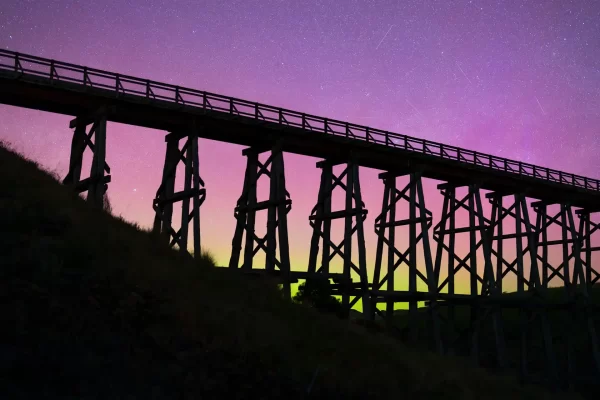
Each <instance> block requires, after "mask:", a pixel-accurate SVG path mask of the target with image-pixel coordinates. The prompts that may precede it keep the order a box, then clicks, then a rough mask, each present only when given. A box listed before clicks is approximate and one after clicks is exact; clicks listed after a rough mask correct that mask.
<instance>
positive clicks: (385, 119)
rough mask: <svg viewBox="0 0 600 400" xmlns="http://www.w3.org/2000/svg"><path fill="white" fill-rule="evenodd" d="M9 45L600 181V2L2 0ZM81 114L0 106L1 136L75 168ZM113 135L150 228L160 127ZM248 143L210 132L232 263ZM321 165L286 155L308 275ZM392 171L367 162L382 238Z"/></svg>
mask: <svg viewBox="0 0 600 400" xmlns="http://www.w3.org/2000/svg"><path fill="white" fill-rule="evenodd" d="M0 45H1V46H2V48H5V49H10V50H14V51H20V52H24V53H29V54H34V55H38V56H42V57H47V58H54V59H57V60H61V61H66V62H71V63H75V64H80V65H87V66H90V67H95V68H100V69H105V70H109V71H115V72H120V73H124V74H130V75H134V76H138V77H142V78H149V79H153V80H157V81H164V82H169V83H173V84H178V85H181V86H187V87H192V88H197V89H201V90H207V91H211V92H215V93H219V94H224V95H230V96H235V97H240V98H244V99H248V100H252V101H258V102H262V103H266V104H272V105H275V106H280V107H285V108H290V109H294V110H298V111H302V112H306V113H312V114H317V115H321V116H327V117H330V118H337V119H342V120H347V121H350V122H355V123H360V124H364V125H369V126H372V127H376V128H381V129H388V130H392V131H395V132H399V133H403V134H407V135H411V136H416V137H420V138H426V139H430V140H435V141H440V142H443V143H447V144H452V145H456V146H461V147H466V148H469V149H472V150H476V151H480V152H486V153H491V154H494V155H498V156H502V157H508V158H512V159H516V160H521V161H526V162H529V163H534V164H537V165H541V166H547V167H551V168H556V169H560V170H564V171H567V172H572V173H577V174H581V175H585V176H589V177H594V178H600V158H599V157H598V154H600V133H599V129H600V2H598V1H594V0H581V1H564V0H551V1H524V0H523V1H517V0H508V1H477V0H471V1H469V0H463V1H451V0H443V1H427V0H422V1H391V0H390V1H379V0H374V1H358V0H348V1H301V2H291V1H276V0H252V1H250V0H248V1H212V0H207V1H177V0H171V1H168V2H163V1H156V0H151V1H141V0H137V1H136V0H127V1H113V0H107V1H95V2H90V1H74V0H72V1H66V0H60V1H51V0H44V1H37V0H36V1H23V0H19V1H14V0H3V2H2V5H0ZM69 119H70V118H69V117H65V116H59V115H51V114H44V113H41V112H37V111H31V110H24V109H17V108H13V107H8V106H0V121H2V124H0V139H3V140H7V141H10V142H12V143H13V144H14V145H15V147H16V148H17V149H19V150H21V151H22V152H24V153H25V154H27V155H28V156H30V157H32V158H34V159H36V160H38V161H39V162H40V163H41V164H42V165H44V166H45V167H47V168H49V169H53V170H56V171H57V172H58V173H59V174H60V175H63V176H64V174H65V173H66V168H67V162H68V154H69V146H70V135H71V132H70V131H69V129H68V121H69ZM108 135H109V136H108V150H107V151H108V162H109V163H110V165H111V168H112V170H113V172H112V175H113V182H112V183H111V184H110V185H111V186H110V189H109V193H110V196H111V198H112V199H113V208H114V210H115V211H116V212H117V213H121V214H123V215H124V216H125V217H126V218H127V219H129V220H132V221H136V222H139V223H140V224H141V225H142V226H149V225H150V224H151V221H152V217H153V215H152V209H151V201H152V199H153V198H154V193H155V192H156V188H157V187H158V184H159V179H160V171H161V168H162V162H163V160H164V147H165V146H164V139H163V133H161V132H157V131H151V130H146V129H141V128H136V127H129V126H125V125H118V124H109V133H108ZM241 149H242V148H241V147H239V146H234V145H229V144H224V143H218V142H209V141H201V149H200V159H201V161H200V162H201V168H202V170H201V174H202V176H203V178H204V180H205V181H206V186H207V190H208V195H207V201H206V203H205V204H204V205H203V206H202V218H203V219H202V229H203V240H204V243H205V244H206V245H207V246H208V247H209V248H211V249H213V250H214V251H215V252H216V253H217V259H218V261H219V263H221V264H226V262H227V258H228V252H229V251H230V248H229V247H230V243H231V237H232V235H233V229H234V218H233V208H234V206H235V201H236V200H237V198H238V197H239V195H240V192H241V188H242V179H243V172H244V167H245V159H244V158H243V157H242V155H241ZM315 161H317V160H315V159H309V158H306V157H301V156H297V155H287V154H286V158H285V162H286V173H287V176H288V185H289V188H288V190H289V191H290V193H291V196H292V199H293V201H294V209H293V211H292V214H291V215H290V224H292V225H293V226H295V228H294V231H295V232H294V233H293V235H295V239H294V237H292V256H293V258H294V257H295V259H297V260H298V264H299V267H295V268H303V267H305V265H306V262H305V260H306V258H307V256H306V253H307V251H308V245H309V238H310V227H309V225H308V220H307V218H308V215H309V214H310V210H311V209H312V206H313V205H314V203H315V202H316V199H317V190H318V177H319V172H318V171H317V169H316V168H315V167H314V163H315ZM363 171H364V172H363ZM377 173H378V171H371V170H362V171H361V174H362V175H361V179H363V181H364V183H363V185H362V186H363V190H364V191H365V194H364V198H365V202H366V203H367V208H369V209H370V210H371V211H370V213H369V217H368V220H367V227H368V228H367V231H368V234H369V235H371V236H369V237H368V238H367V239H368V241H369V243H374V241H373V240H374V239H373V234H372V221H373V218H374V216H376V215H377V214H378V208H379V207H381V199H380V197H381V193H382V187H381V186H382V185H381V183H380V182H379V180H378V179H377ZM432 191H433V189H432ZM431 208H432V209H434V210H436V211H435V212H436V213H439V210H440V207H439V205H438V203H435V202H434V205H433V206H431ZM292 225H291V226H292ZM204 238H206V239H204ZM369 252H370V254H369V258H372V256H373V253H374V248H373V246H370V248H369Z"/></svg>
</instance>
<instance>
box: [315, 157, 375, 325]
mask: <svg viewBox="0 0 600 400" xmlns="http://www.w3.org/2000/svg"><path fill="white" fill-rule="evenodd" d="M338 164H341V163H340V162H334V161H330V160H323V161H319V162H318V163H317V167H318V168H321V170H322V172H321V183H320V186H319V194H318V199H317V204H316V205H315V207H314V208H313V210H312V212H311V215H310V217H309V221H310V226H311V227H312V228H313V234H312V238H311V244H310V254H309V261H308V277H309V279H310V277H311V275H315V274H321V275H324V276H325V277H326V279H327V280H329V279H330V278H331V279H334V281H335V280H337V279H336V276H337V275H338V274H332V273H331V271H330V262H331V260H332V259H333V258H334V257H335V256H336V255H339V256H340V257H341V258H342V259H343V269H342V276H343V279H342V280H341V281H340V283H339V285H337V287H339V288H340V291H339V292H337V291H336V292H334V293H336V294H341V297H342V307H343V309H344V312H345V313H346V316H347V315H348V313H349V312H350V309H351V308H352V307H353V306H354V305H355V304H356V303H357V302H358V301H359V300H362V306H363V313H364V315H365V316H368V315H370V313H371V312H370V299H369V294H368V292H369V279H368V275H367V259H366V249H365V234H364V224H363V222H364V220H365V218H366V217H367V210H366V209H365V204H364V203H363V201H362V196H361V191H360V180H359V175H358V168H359V166H358V163H356V162H355V161H353V160H351V161H348V162H346V163H345V164H346V168H345V169H344V171H343V172H342V173H341V174H339V175H337V176H336V175H335V174H334V172H333V167H334V166H335V165H338ZM336 187H340V188H342V189H344V191H345V201H344V209H343V210H339V211H332V210H331V207H332V205H331V200H332V195H333V191H334V189H335V188H336ZM338 218H344V238H343V240H342V242H341V243H339V244H337V245H336V244H335V243H334V242H333V241H332V239H331V222H332V220H334V219H338ZM354 218H355V219H356V224H354V221H353V220H354ZM355 234H356V238H357V242H358V246H357V249H358V265H356V264H355V263H354V262H353V261H352V238H353V236H354V235H355ZM319 243H322V251H321V266H320V267H319V268H317V259H318V256H319ZM352 271H354V272H356V273H357V274H358V276H359V279H360V282H359V284H358V285H356V286H357V287H355V285H353V284H352V277H351V273H352Z"/></svg>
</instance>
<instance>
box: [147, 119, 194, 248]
mask: <svg viewBox="0 0 600 400" xmlns="http://www.w3.org/2000/svg"><path fill="white" fill-rule="evenodd" d="M182 139H185V143H184V145H183V147H182V148H181V149H180V148H179V142H180V141H181V140H182ZM165 142H166V143H167V151H166V156H165V164H164V168H163V175H162V181H161V184H160V186H159V188H158V190H157V191H156V198H155V199H154V201H153V203H152V207H153V209H154V211H155V213H156V214H155V217H154V226H153V232H155V233H156V234H160V235H161V236H162V238H163V240H164V241H165V242H166V243H168V244H169V246H171V247H173V246H175V245H178V247H179V250H180V251H181V252H182V253H184V254H189V253H188V238H189V224H190V223H192V237H193V249H194V258H196V259H198V258H200V254H201V247H200V206H201V205H202V203H203V202H204V200H205V198H206V189H205V188H204V181H203V180H202V179H201V178H200V166H199V162H198V132H197V130H196V129H193V128H190V129H188V130H185V131H181V132H172V133H169V134H168V135H167V136H166V137H165ZM180 162H182V163H183V164H184V165H185V176H184V188H183V190H182V191H179V192H175V177H176V174H177V167H178V165H179V163H180ZM190 200H192V209H191V211H190ZM177 202H181V225H180V228H179V230H178V231H175V229H174V228H173V226H172V222H173V205H174V204H175V203H177Z"/></svg>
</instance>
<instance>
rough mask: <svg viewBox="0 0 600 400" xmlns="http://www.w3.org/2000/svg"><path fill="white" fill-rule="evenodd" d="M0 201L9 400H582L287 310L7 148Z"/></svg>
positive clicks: (271, 287)
mask: <svg viewBox="0 0 600 400" xmlns="http://www.w3.org/2000/svg"><path fill="white" fill-rule="evenodd" d="M0 187H2V190H1V191H0V228H1V229H0V266H2V268H0V277H1V279H0V297H1V299H2V301H0V315H2V318H3V321H2V326H3V329H1V330H0V354H2V358H1V359H0V393H2V394H3V398H15V399H16V398H47V399H59V398H60V399H62V398H78V399H92V398H94V399H98V398H101V399H114V398H153V399H173V398H242V397H243V398H262V399H281V398H285V399H289V400H292V399H306V398H307V391H308V389H309V388H310V393H309V396H308V398H310V399H367V398H369V399H372V398H380V399H386V398H420V399H444V400H446V399H465V398H469V399H475V398H476V399H483V400H491V399H497V400H506V399H566V398H572V397H571V396H568V395H558V394H556V395H555V394H551V393H548V392H547V391H544V390H543V389H540V388H537V387H531V386H520V385H518V384H517V382H516V381H515V380H514V379H513V378H510V377H500V376H493V375H490V374H489V373H487V372H485V371H483V370H481V369H477V368H473V367H470V366H468V365H467V363H466V362H465V361H464V360H460V359H453V358H446V357H441V356H438V355H434V354H431V353H428V352H424V351H416V350H413V349H410V348H407V347H405V346H403V345H401V344H399V343H398V342H397V341H395V340H393V339H392V338H388V337H386V336H385V335H379V336H377V337H376V338H375V339H374V336H373V335H370V334H368V333H367V332H366V331H365V330H364V329H362V328H361V327H358V326H356V325H354V324H350V323H347V322H346V321H340V320H338V319H336V318H332V317H331V316H330V315H323V314H322V313H319V312H318V311H317V310H313V309H310V308H308V307H301V306H299V305H298V304H294V303H293V302H288V301H285V300H284V299H282V296H281V293H280V292H279V291H278V289H277V285H276V284H275V283H274V282H270V281H266V280H252V279H248V278H247V277H246V276H244V275H243V274H241V273H239V272H238V271H234V270H230V269H228V268H214V263H211V261H210V260H209V258H210V257H209V256H208V255H207V256H203V257H200V260H194V259H193V258H191V257H187V256H185V255H183V254H181V253H180V252H178V251H175V250H173V249H171V248H169V247H168V245H167V244H165V243H163V241H160V240H157V239H156V236H155V235H152V234H151V233H150V232H148V231H146V230H142V229H140V228H139V227H138V226H136V225H134V224H129V223H126V222H125V221H124V220H123V219H122V218H121V217H116V216H113V215H111V214H109V213H108V212H106V210H105V211H101V210H98V209H97V208H95V207H92V206H91V205H90V204H89V203H87V202H86V201H85V200H84V199H82V198H81V196H79V195H77V194H75V193H74V192H73V191H72V188H70V187H67V186H63V185H61V184H60V183H59V181H58V180H57V179H56V177H54V176H52V175H51V174H50V173H48V172H45V171H41V170H40V168H39V166H38V165H37V164H36V163H34V162H31V161H28V160H26V159H24V158H23V157H22V156H20V155H18V154H16V153H15V152H13V151H10V150H8V149H6V148H4V147H3V146H0ZM205 254H209V253H205ZM305 291H306V293H307V297H309V298H311V299H312V300H311V301H314V300H315V298H316V299H317V300H316V302H314V303H313V304H318V305H319V307H324V308H325V309H329V307H332V309H335V306H333V303H331V302H330V300H328V299H324V298H322V296H321V295H320V294H319V293H320V289H317V290H316V292H317V295H315V292H314V291H313V289H312V288H310V287H309V288H308V289H305ZM316 371H318V373H316ZM573 398H576V397H573Z"/></svg>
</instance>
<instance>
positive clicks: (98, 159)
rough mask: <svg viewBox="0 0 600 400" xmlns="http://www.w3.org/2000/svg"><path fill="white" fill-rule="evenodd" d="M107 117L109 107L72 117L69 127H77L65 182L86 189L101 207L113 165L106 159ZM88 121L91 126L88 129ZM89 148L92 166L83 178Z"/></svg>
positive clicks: (89, 197)
mask: <svg viewBox="0 0 600 400" xmlns="http://www.w3.org/2000/svg"><path fill="white" fill-rule="evenodd" d="M106 119H107V115H106V111H105V110H98V111H97V112H95V113H94V114H90V115H83V116H79V117H77V118H75V119H74V120H72V121H71V123H70V125H69V127H70V128H71V129H75V130H74V132H73V139H72V141H71V157H70V160H69V171H68V173H67V176H66V177H65V179H64V180H63V184H65V185H70V186H72V187H73V188H74V190H75V192H76V193H83V192H86V191H87V201H88V202H89V203H91V204H94V205H95V206H98V207H102V206H103V205H104V195H105V193H106V191H107V190H108V183H109V182H110V167H109V166H108V164H107V163H106ZM89 125H91V127H90V129H89V131H88V130H87V127H88V126H89ZM86 149H90V151H91V152H92V154H93V158H92V166H91V171H90V176H89V177H88V178H85V179H81V169H82V165H83V155H84V153H85V150H86ZM105 173H106V174H107V175H105Z"/></svg>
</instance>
